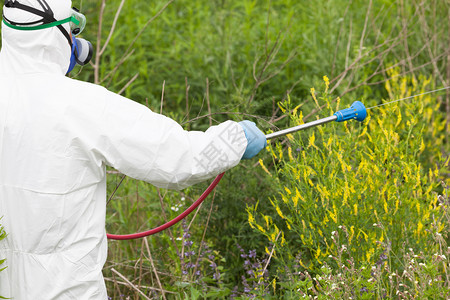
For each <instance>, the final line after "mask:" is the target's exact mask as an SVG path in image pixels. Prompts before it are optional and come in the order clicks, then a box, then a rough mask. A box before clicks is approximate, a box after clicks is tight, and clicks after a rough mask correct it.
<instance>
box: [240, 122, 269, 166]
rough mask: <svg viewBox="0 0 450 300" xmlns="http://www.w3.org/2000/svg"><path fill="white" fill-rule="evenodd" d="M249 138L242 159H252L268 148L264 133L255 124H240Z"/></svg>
mask: <svg viewBox="0 0 450 300" xmlns="http://www.w3.org/2000/svg"><path fill="white" fill-rule="evenodd" d="M239 125H241V126H242V128H243V129H244V132H245V137H246V138H247V149H245V152H244V155H243V156H242V159H250V158H252V157H253V156H255V155H256V154H258V153H259V151H261V150H262V149H264V148H265V147H266V146H267V140H266V136H265V135H264V133H263V132H262V131H261V130H259V129H258V127H256V125H255V123H254V122H251V121H248V120H245V121H242V122H239Z"/></svg>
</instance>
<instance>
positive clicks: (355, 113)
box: [334, 101, 367, 122]
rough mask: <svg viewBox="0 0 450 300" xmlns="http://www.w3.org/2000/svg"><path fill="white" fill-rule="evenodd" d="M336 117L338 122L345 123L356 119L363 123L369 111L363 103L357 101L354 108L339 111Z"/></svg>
mask: <svg viewBox="0 0 450 300" xmlns="http://www.w3.org/2000/svg"><path fill="white" fill-rule="evenodd" d="M334 115H335V116H336V117H337V119H336V121H337V122H343V121H347V120H350V119H355V120H358V121H360V122H362V121H364V119H365V118H366V117H367V110H366V107H365V106H364V104H362V102H360V101H355V102H353V104H352V106H350V107H349V108H346V109H342V110H340V111H337V112H335V113H334Z"/></svg>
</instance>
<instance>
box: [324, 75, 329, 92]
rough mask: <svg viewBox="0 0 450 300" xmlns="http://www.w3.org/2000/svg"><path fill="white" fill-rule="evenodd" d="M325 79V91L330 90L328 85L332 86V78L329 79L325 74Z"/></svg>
mask: <svg viewBox="0 0 450 300" xmlns="http://www.w3.org/2000/svg"><path fill="white" fill-rule="evenodd" d="M323 81H325V93H326V92H328V87H329V86H330V79H328V77H327V75H325V76H323Z"/></svg>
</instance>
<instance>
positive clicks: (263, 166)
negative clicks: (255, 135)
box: [259, 158, 272, 176]
mask: <svg viewBox="0 0 450 300" xmlns="http://www.w3.org/2000/svg"><path fill="white" fill-rule="evenodd" d="M259 164H260V166H261V168H262V169H263V170H264V172H266V173H267V174H269V175H270V176H272V174H270V172H269V170H267V168H266V166H265V165H264V162H263V160H262V159H261V158H260V159H259Z"/></svg>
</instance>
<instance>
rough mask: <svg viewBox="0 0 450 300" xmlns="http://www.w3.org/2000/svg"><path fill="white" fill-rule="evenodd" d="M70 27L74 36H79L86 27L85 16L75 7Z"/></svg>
mask: <svg viewBox="0 0 450 300" xmlns="http://www.w3.org/2000/svg"><path fill="white" fill-rule="evenodd" d="M69 25H70V31H71V32H72V35H73V36H77V35H79V34H80V33H81V32H82V31H83V29H84V27H85V26H86V17H85V15H83V14H82V13H80V11H79V10H78V9H77V8H75V7H73V8H72V13H71V16H70V21H69Z"/></svg>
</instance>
